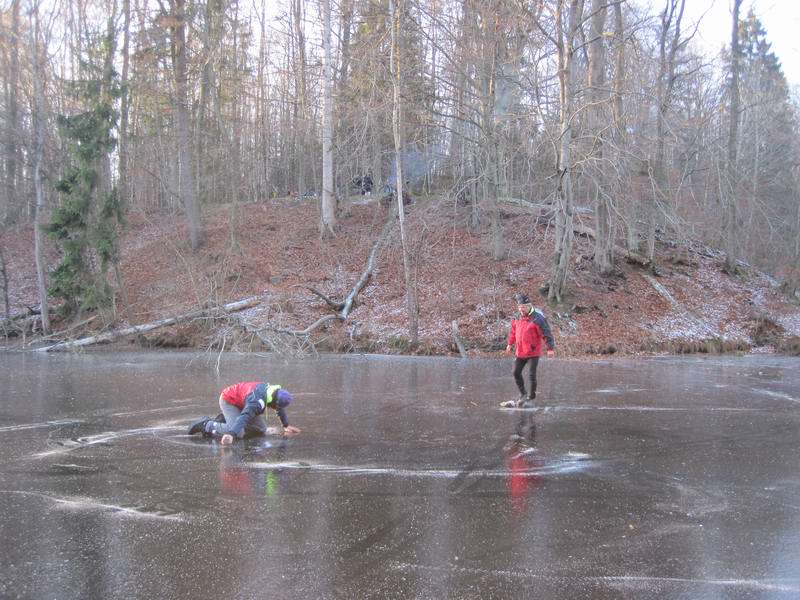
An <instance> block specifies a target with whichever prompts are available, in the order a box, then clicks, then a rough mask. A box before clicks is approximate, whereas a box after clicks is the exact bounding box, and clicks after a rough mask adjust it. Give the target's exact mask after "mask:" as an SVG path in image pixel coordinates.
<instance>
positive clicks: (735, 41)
mask: <svg viewBox="0 0 800 600" xmlns="http://www.w3.org/2000/svg"><path fill="white" fill-rule="evenodd" d="M741 5H742V0H733V25H732V27H731V84H730V85H731V87H730V96H731V116H730V128H729V130H728V163H727V182H726V184H727V185H726V186H725V191H724V193H723V202H724V205H723V226H722V240H723V244H724V246H725V269H726V270H727V271H728V272H729V273H735V272H736V271H737V260H738V256H737V254H738V253H737V239H736V236H737V234H738V231H737V230H738V227H737V223H736V219H737V215H736V213H737V204H738V199H737V196H736V195H737V189H738V185H737V181H738V174H737V172H736V169H737V164H736V151H737V144H738V135H739V62H740V58H741V57H740V54H741V53H740V50H739V8H740V7H741Z"/></svg>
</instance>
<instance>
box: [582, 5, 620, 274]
mask: <svg viewBox="0 0 800 600" xmlns="http://www.w3.org/2000/svg"><path fill="white" fill-rule="evenodd" d="M606 2H607V0H593V2H592V13H591V19H590V21H589V23H590V26H589V41H588V45H589V90H588V92H589V93H588V96H589V97H588V100H589V108H588V120H589V132H590V135H591V136H592V155H591V158H592V163H593V164H594V165H595V166H596V168H593V169H591V170H590V174H591V183H590V185H591V187H592V188H594V189H593V195H594V211H595V212H594V214H595V221H596V227H597V232H596V233H597V235H596V236H595V245H594V264H595V265H596V266H597V269H598V270H599V271H600V273H601V274H603V275H607V274H609V273H611V272H612V271H613V269H614V231H613V228H612V226H611V205H610V201H609V196H608V193H607V192H605V191H604V190H603V187H604V185H603V181H601V177H602V176H603V175H602V174H603V172H604V170H605V169H604V164H603V163H604V160H603V158H604V157H603V144H604V138H605V136H606V133H605V131H606V129H607V127H606V123H607V120H605V119H604V109H605V108H606V105H607V104H608V91H607V89H606V46H605V41H604V31H605V25H606V12H607V11H606V9H607V4H606ZM597 167H599V168H597Z"/></svg>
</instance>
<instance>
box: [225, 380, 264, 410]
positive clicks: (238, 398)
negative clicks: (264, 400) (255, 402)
mask: <svg viewBox="0 0 800 600" xmlns="http://www.w3.org/2000/svg"><path fill="white" fill-rule="evenodd" d="M261 383H263V382H261V381H246V382H244V383H235V384H233V385H229V386H228V387H226V388H225V389H224V390H222V399H223V400H224V401H225V402H227V403H228V404H233V405H234V406H235V407H236V408H238V409H239V410H244V405H245V402H246V399H247V395H248V394H249V393H250V392H252V391H253V390H254V389H255V387H256V386H257V385H259V384H261Z"/></svg>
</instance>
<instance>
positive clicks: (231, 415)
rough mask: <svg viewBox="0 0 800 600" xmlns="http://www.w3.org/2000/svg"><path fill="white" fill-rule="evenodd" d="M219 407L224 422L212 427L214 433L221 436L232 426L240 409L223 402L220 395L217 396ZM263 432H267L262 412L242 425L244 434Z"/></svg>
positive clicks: (261, 433) (259, 433) (260, 433)
mask: <svg viewBox="0 0 800 600" xmlns="http://www.w3.org/2000/svg"><path fill="white" fill-rule="evenodd" d="M219 409H220V410H221V411H222V414H223V415H225V423H224V424H223V423H218V424H217V426H216V427H215V428H214V433H215V434H217V435H219V436H223V435H225V434H226V433H228V432H229V431H230V428H231V427H233V424H234V422H235V421H236V419H237V418H238V417H239V415H240V414H242V411H241V410H239V409H238V408H237V407H235V406H234V405H233V404H228V403H227V402H225V400H223V399H222V396H220V397H219ZM265 433H267V418H266V417H265V416H264V415H263V414H261V415H256V416H255V417H253V418H252V419H250V422H249V423H247V425H245V426H244V434H245V435H248V434H250V435H254V434H255V435H264V434H265Z"/></svg>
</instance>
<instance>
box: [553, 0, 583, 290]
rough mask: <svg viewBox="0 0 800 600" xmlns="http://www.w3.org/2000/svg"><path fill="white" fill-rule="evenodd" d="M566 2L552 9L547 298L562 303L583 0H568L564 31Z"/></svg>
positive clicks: (568, 242) (571, 202) (571, 198)
mask: <svg viewBox="0 0 800 600" xmlns="http://www.w3.org/2000/svg"><path fill="white" fill-rule="evenodd" d="M565 9H566V1H565V0H558V2H557V4H556V8H555V22H556V32H555V40H554V41H555V43H556V48H557V50H558V84H559V95H560V105H559V106H560V119H559V120H560V124H559V133H560V135H559V140H558V156H557V159H556V175H557V176H558V189H557V192H556V231H555V249H554V250H555V251H554V253H553V273H552V276H551V278H550V285H549V290H548V292H547V297H548V299H549V300H550V301H555V302H561V300H562V299H563V297H564V294H565V292H566V287H567V275H568V274H569V269H570V258H571V255H572V244H573V240H574V235H573V229H572V219H573V213H574V206H575V190H574V187H573V186H574V182H573V180H572V170H573V164H572V137H573V125H572V122H573V119H574V118H575V85H576V84H575V80H576V76H575V55H576V52H577V43H578V34H579V31H578V30H579V28H580V24H581V21H582V19H583V0H570V3H569V14H568V15H566V17H567V26H566V30H565V28H564V17H565V14H564V12H565Z"/></svg>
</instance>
